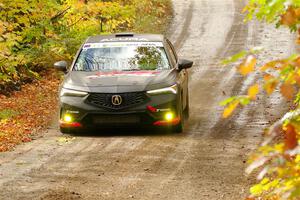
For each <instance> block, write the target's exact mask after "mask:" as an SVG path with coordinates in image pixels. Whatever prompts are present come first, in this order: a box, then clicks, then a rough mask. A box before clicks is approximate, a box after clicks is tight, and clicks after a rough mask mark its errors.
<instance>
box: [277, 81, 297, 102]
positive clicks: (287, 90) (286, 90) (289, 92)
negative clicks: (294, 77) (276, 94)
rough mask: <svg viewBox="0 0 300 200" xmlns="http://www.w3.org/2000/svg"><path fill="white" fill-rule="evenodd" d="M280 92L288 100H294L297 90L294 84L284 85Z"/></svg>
mask: <svg viewBox="0 0 300 200" xmlns="http://www.w3.org/2000/svg"><path fill="white" fill-rule="evenodd" d="M280 92H281V94H282V95H283V96H284V97H285V98H287V99H288V100H291V99H293V96H294V93H295V88H294V86H293V85H292V84H286V83H284V84H282V85H281V87H280Z"/></svg>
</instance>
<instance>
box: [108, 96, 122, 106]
mask: <svg viewBox="0 0 300 200" xmlns="http://www.w3.org/2000/svg"><path fill="white" fill-rule="evenodd" d="M122 101H123V100H122V97H121V96H120V95H113V96H112V97H111V103H112V104H113V105H114V106H119V105H121V104H122Z"/></svg>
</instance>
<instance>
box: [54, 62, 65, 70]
mask: <svg viewBox="0 0 300 200" xmlns="http://www.w3.org/2000/svg"><path fill="white" fill-rule="evenodd" d="M54 67H55V68H56V69H57V70H59V71H62V72H67V67H68V63H67V62H66V61H58V62H56V63H54Z"/></svg>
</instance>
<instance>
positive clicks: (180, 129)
mask: <svg viewBox="0 0 300 200" xmlns="http://www.w3.org/2000/svg"><path fill="white" fill-rule="evenodd" d="M178 109H179V110H178V113H179V116H180V122H179V124H177V125H175V126H173V132H175V133H182V132H183V128H184V113H183V110H182V103H181V102H180V108H178Z"/></svg>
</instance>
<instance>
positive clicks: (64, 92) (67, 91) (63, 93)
mask: <svg viewBox="0 0 300 200" xmlns="http://www.w3.org/2000/svg"><path fill="white" fill-rule="evenodd" d="M86 95H88V93H87V92H83V91H78V90H70V89H66V88H62V89H61V90H60V96H61V97H62V96H74V97H84V96H86Z"/></svg>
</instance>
